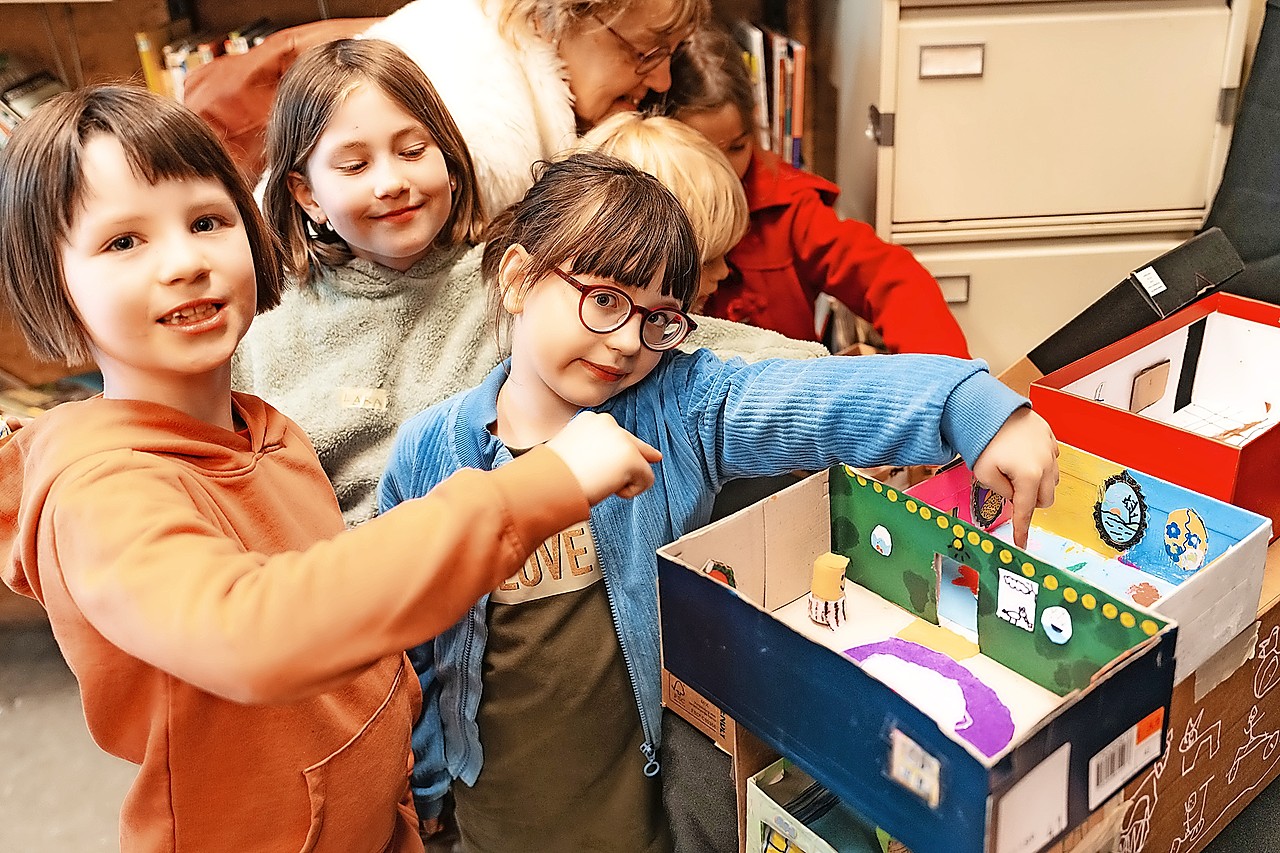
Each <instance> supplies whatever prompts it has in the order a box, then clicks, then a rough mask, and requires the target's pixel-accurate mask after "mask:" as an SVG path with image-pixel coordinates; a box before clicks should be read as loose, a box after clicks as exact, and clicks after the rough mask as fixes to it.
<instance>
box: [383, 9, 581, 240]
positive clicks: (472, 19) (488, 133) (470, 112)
mask: <svg viewBox="0 0 1280 853" xmlns="http://www.w3.org/2000/svg"><path fill="white" fill-rule="evenodd" d="M501 6H502V4H501V2H500V0H413V2H411V3H409V4H408V5H406V6H404V7H403V8H401V9H400V10H398V11H396V12H394V13H392V14H391V15H390V16H388V17H386V18H384V19H382V20H381V21H379V22H378V23H376V24H374V25H373V26H372V27H370V28H369V29H368V30H367V31H366V32H365V34H364V36H365V38H379V39H385V40H386V41H389V42H391V43H392V44H395V45H396V46H397V47H399V48H400V49H401V50H403V51H404V52H405V53H407V54H409V56H410V57H412V58H413V60H414V61H415V62H417V63H418V65H419V66H420V67H421V68H422V70H423V71H425V72H426V74H427V77H428V78H429V79H430V80H431V82H432V84H433V85H434V86H435V87H436V91H438V92H439V93H440V97H441V98H442V99H443V100H444V103H445V106H447V107H448V108H449V112H451V113H452V114H453V120H454V121H455V122H457V124H458V129H459V130H460V131H461V132H462V138H463V139H465V140H466V142H467V147H468V148H470V150H471V158H472V160H473V161H474V162H475V167H476V177H477V180H478V182H479V185H480V198H481V201H482V203H483V204H484V213H485V217H486V218H493V217H494V216H496V215H497V214H498V213H500V212H501V211H502V210H503V209H505V208H506V207H507V206H508V205H510V204H512V203H513V202H516V201H519V200H520V198H521V197H522V196H523V195H524V193H525V190H527V189H528V188H529V187H530V186H532V184H533V175H532V171H531V170H532V166H533V164H534V163H535V162H536V161H538V160H542V159H546V158H549V157H552V156H553V155H555V154H557V153H559V152H560V151H561V150H562V149H564V148H566V147H568V146H569V145H571V144H572V143H573V141H574V140H575V138H576V136H577V132H576V127H575V120H574V114H573V95H572V94H571V93H570V91H569V83H568V78H567V75H566V72H565V68H564V63H563V62H561V61H560V58H559V56H558V55H557V54H556V50H555V47H554V46H553V45H552V44H551V43H549V42H547V41H545V40H544V39H542V38H541V37H540V36H538V35H537V34H536V33H535V32H534V31H533V29H532V28H531V27H529V26H527V25H526V24H524V23H519V24H517V25H516V26H515V27H514V30H515V32H513V33H511V34H510V36H509V37H507V36H504V35H503V34H502V33H500V32H499V29H498V17H499V15H500V13H501Z"/></svg>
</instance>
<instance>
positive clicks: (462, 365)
mask: <svg viewBox="0 0 1280 853" xmlns="http://www.w3.org/2000/svg"><path fill="white" fill-rule="evenodd" d="M267 152H268V158H269V165H270V169H271V172H270V177H269V178H268V180H267V184H266V188H265V209H266V213H267V219H268V222H269V224H270V225H271V227H272V229H273V230H274V231H275V232H276V233H277V235H278V236H279V238H280V241H281V243H282V244H283V246H284V252H285V267H286V270H287V271H288V273H289V275H290V278H291V279H292V281H293V283H294V286H293V287H291V288H290V289H289V290H287V291H286V292H285V293H284V294H283V296H282V298H281V304H280V306H279V307H278V308H276V309H275V310H273V311H271V312H270V313H268V314H265V315H263V316H262V317H260V318H259V319H258V320H257V321H256V322H255V323H254V324H253V328H252V329H251V330H250V331H249V334H248V335H247V336H246V337H245V340H244V342H243V343H242V344H241V345H240V349H239V351H238V352H237V354H236V359H235V362H234V384H235V387H237V388H238V389H240V390H244V391H250V392H252V393H254V394H257V395H259V396H261V397H264V398H265V399H266V400H268V401H269V402H270V403H271V404H272V405H274V406H276V407H278V408H279V409H280V410H281V411H282V412H284V413H285V414H287V415H288V416H289V417H290V418H292V419H293V420H295V421H296V422H297V423H298V424H299V425H300V426H301V427H302V428H303V429H304V430H306V432H307V434H308V435H309V436H310V438H311V440H312V442H313V443H314V444H315V447H316V451H317V453H318V454H319V455H320V461H321V463H322V464H323V465H324V469H325V473H327V474H328V475H329V479H330V480H331V481H332V483H333V486H334V489H335V490H336V491H337V493H338V503H339V505H340V506H341V507H342V510H343V515H344V517H345V519H346V521H347V523H348V525H354V524H359V523H362V522H364V521H367V520H368V519H369V518H371V517H372V516H373V515H374V512H375V509H376V506H375V504H376V497H375V495H376V489H377V484H378V478H379V477H380V476H381V475H382V470H383V468H384V467H385V466H386V460H387V455H388V453H389V451H390V448H391V442H392V440H393V438H394V436H395V430H396V428H397V427H398V426H399V425H400V424H401V423H402V422H403V421H404V420H405V419H407V418H408V417H409V416H411V415H413V414H415V413H417V412H420V411H422V410H423V409H425V408H426V407H427V406H429V405H431V404H433V403H436V402H439V401H440V400H443V399H444V398H446V397H448V396H449V395H451V394H454V393H456V392H458V391H461V390H463V389H465V388H469V387H472V386H473V385H475V384H476V383H478V382H480V381H481V380H482V379H483V378H484V377H485V376H486V375H487V374H488V372H489V371H490V370H491V369H492V368H493V366H494V365H495V364H497V363H498V362H499V361H500V356H499V352H498V342H497V338H496V336H495V334H494V331H493V328H492V322H491V317H492V312H491V309H490V305H489V300H488V295H487V289H486V288H485V286H484V283H483V281H482V279H481V276H480V257H481V250H480V249H479V248H477V246H476V243H477V241H478V238H479V234H480V230H481V225H482V224H483V216H482V214H483V211H482V209H481V207H480V202H479V198H480V192H479V189H478V187H477V185H476V177H475V171H474V169H473V168H472V163H471V158H470V155H469V154H468V153H467V146H466V144H465V143H464V142H463V140H462V137H461V135H460V134H459V133H458V130H457V127H456V126H455V125H454V122H453V119H452V118H451V117H450V115H449V112H448V111H447V110H446V109H445V107H444V104H443V103H442V102H441V100H440V98H439V96H438V95H437V94H436V90H435V89H434V87H433V86H432V85H431V83H430V82H429V81H428V80H427V78H426V77H425V76H424V75H423V73H422V71H421V69H419V68H418V66H417V65H415V64H414V63H413V62H412V61H411V60H410V59H409V58H408V57H407V56H406V55H405V54H404V53H403V52H401V51H400V49H399V48H396V47H394V46H392V45H391V44H389V43H387V42H384V41H379V40H377V39H362V40H354V39H342V40H338V41H334V42H331V43H328V44H324V45H320V46H317V47H315V48H312V49H311V50H309V51H307V52H306V53H305V54H303V55H302V56H301V57H300V58H299V59H298V61H297V62H295V63H294V64H293V66H292V67H291V68H290V69H289V72H288V73H287V74H286V75H285V77H284V80H283V81H282V82H281V85H280V89H279V91H278V93H277V96H276V103H275V109H274V111H273V112H272V115H271V121H270V125H269V127H268V132H267ZM705 327H706V329H707V330H709V333H706V334H704V335H703V337H702V338H701V339H700V340H699V341H698V343H700V344H703V345H707V346H711V347H713V348H715V349H716V350H717V351H719V352H725V353H736V352H744V351H745V352H751V351H755V352H756V353H757V355H759V356H764V355H779V354H780V355H808V352H807V350H806V348H805V345H803V344H800V343H799V342H793V341H788V340H786V339H785V338H783V337H781V336H780V335H776V334H773V333H768V335H765V334H763V333H762V332H761V331H759V330H751V329H749V328H746V327H743V326H740V325H738V324H733V323H727V322H725V321H722V320H718V321H713V322H711V323H707V324H705Z"/></svg>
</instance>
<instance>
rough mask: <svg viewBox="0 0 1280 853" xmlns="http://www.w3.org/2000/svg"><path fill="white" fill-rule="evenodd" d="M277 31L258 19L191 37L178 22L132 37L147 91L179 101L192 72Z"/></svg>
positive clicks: (188, 25)
mask: <svg viewBox="0 0 1280 853" xmlns="http://www.w3.org/2000/svg"><path fill="white" fill-rule="evenodd" d="M277 29H278V27H276V26H275V25H274V24H272V23H271V22H270V21H269V20H268V19H266V18H258V19H257V20H255V21H253V22H252V23H249V24H246V25H244V26H243V27H239V28H237V29H234V30H231V31H230V32H225V33H224V32H215V31H212V30H205V31H203V32H198V33H192V32H191V23H190V21H189V20H188V19H179V20H177V21H175V22H174V23H172V24H170V25H169V26H167V27H162V28H160V29H157V30H146V31H143V32H138V33H135V34H134V39H135V41H136V42H137V46H138V60H139V61H140V62H141V63H142V74H143V77H144V78H145V79H146V82H147V88H149V89H151V91H153V92H159V93H160V94H162V95H168V96H170V97H173V98H176V99H177V100H179V101H181V100H182V98H183V89H184V84H185V81H186V78H187V74H189V73H190V72H191V70H192V69H193V68H196V67H197V66H200V65H204V64H206V63H209V62H213V60H214V59H216V58H217V57H219V56H221V55H223V54H239V53H248V52H249V50H250V49H251V48H253V47H255V46H257V45H259V44H261V43H262V40H263V39H265V38H266V37H267V36H269V35H271V33H273V32H275V31H276V30H277Z"/></svg>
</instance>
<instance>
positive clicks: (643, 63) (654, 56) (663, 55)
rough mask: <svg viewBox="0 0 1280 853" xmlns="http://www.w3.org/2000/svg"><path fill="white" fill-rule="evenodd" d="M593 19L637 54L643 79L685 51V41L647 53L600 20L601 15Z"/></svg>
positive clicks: (662, 46) (637, 71)
mask: <svg viewBox="0 0 1280 853" xmlns="http://www.w3.org/2000/svg"><path fill="white" fill-rule="evenodd" d="M591 17H593V18H595V19H596V23H598V24H599V25H600V26H602V27H604V28H605V29H606V30H608V31H609V32H610V33H612V34H613V37H614V38H616V39H617V40H618V41H619V42H620V43H622V44H623V45H624V46H625V47H626V48H627V50H629V51H631V52H632V53H634V54H635V58H636V76H637V77H643V76H644V75H646V74H648V73H649V72H650V71H652V70H653V69H655V68H657V67H658V66H659V65H661V64H662V63H663V62H665V61H666V60H667V59H670V58H671V57H672V56H675V55H676V54H677V53H679V52H680V51H681V50H683V49H684V41H683V40H682V41H680V42H678V43H677V44H676V46H675V47H667V46H666V45H665V44H660V45H658V46H657V47H655V48H654V49H653V50H647V51H646V50H641V49H640V48H638V47H636V46H635V45H634V44H632V43H631V42H630V41H628V40H627V38H626V37H625V36H623V35H622V33H620V32H618V31H617V30H615V29H614V28H613V27H611V26H609V25H608V24H606V23H605V22H604V21H603V20H602V19H601V18H600V16H599V15H592V16H591Z"/></svg>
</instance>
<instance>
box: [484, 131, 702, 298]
mask: <svg viewBox="0 0 1280 853" xmlns="http://www.w3.org/2000/svg"><path fill="white" fill-rule="evenodd" d="M535 174H536V180H535V181H534V182H533V186H532V187H530V188H529V191H528V192H526V193H525V195H524V198H523V199H521V200H520V201H518V202H516V203H515V204H513V205H512V206H511V207H509V208H507V210H506V211H505V212H504V213H503V214H502V215H501V216H499V217H498V218H497V219H495V220H494V222H493V223H492V225H491V227H490V230H489V233H488V234H487V235H486V236H487V237H488V242H487V244H486V245H485V247H484V258H483V260H482V262H481V264H482V271H483V274H484V277H485V278H486V279H487V280H488V281H490V282H492V283H494V285H495V289H496V285H497V283H498V268H499V266H500V265H501V263H502V256H503V255H504V254H505V253H506V251H507V249H508V248H509V247H511V246H514V245H516V244H519V245H521V246H523V247H524V249H525V251H527V252H528V253H529V255H530V260H529V263H528V264H526V265H525V268H524V270H523V271H522V280H523V284H522V287H524V288H528V287H531V286H532V285H533V284H534V283H536V282H537V281H538V280H540V279H541V278H543V277H544V276H546V275H547V274H549V273H550V272H551V271H552V270H553V269H555V268H557V267H560V266H562V265H564V264H570V263H571V264H572V267H571V268H570V269H569V270H568V271H569V272H572V273H582V274H584V275H595V276H599V277H601V278H607V279H609V280H610V281H615V282H617V283H618V284H623V285H626V286H628V287H635V288H646V287H648V286H649V285H650V283H651V282H652V281H653V280H654V278H655V277H656V276H659V275H661V276H662V295H663V296H672V297H674V298H676V299H678V300H680V304H681V306H683V307H684V309H685V310H688V308H689V305H690V304H691V303H692V302H693V298H694V296H696V295H697V293H698V279H699V277H700V276H701V272H702V261H701V259H700V257H699V255H698V241H697V239H696V238H695V237H694V234H693V226H692V225H691V224H689V217H688V215H686V214H685V211H684V206H683V205H681V204H680V201H679V200H678V199H677V198H676V197H675V196H674V195H672V194H671V191H670V190H668V189H667V188H666V187H664V186H663V185H662V182H661V181H659V180H658V179H657V178H655V177H654V176H653V175H650V174H649V173H648V172H642V171H640V170H639V169H637V168H635V167H634V166H632V165H630V164H629V163H626V162H624V161H622V160H619V159H617V158H616V157H610V156H608V155H606V154H600V153H598V152H595V151H583V152H579V153H576V154H571V155H569V156H568V157H565V158H564V159H562V160H558V161H555V162H550V163H548V162H545V161H544V162H541V163H538V164H535ZM499 301H500V300H499Z"/></svg>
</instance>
